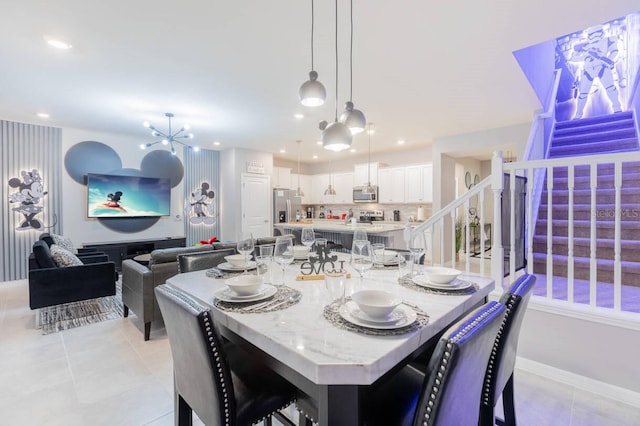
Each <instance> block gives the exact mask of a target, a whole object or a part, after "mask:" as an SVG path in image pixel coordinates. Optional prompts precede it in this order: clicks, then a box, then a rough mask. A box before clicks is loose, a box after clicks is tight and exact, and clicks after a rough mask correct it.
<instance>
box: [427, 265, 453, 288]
mask: <svg viewBox="0 0 640 426" xmlns="http://www.w3.org/2000/svg"><path fill="white" fill-rule="evenodd" d="M461 273H462V272H460V271H458V270H457V269H451V268H443V267H441V266H430V267H427V268H424V274H425V275H426V276H427V278H428V279H429V281H431V282H432V283H434V284H449V283H450V282H451V281H453V280H455V279H456V277H457V276H458V275H460V274H461Z"/></svg>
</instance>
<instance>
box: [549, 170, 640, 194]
mask: <svg viewBox="0 0 640 426" xmlns="http://www.w3.org/2000/svg"><path fill="white" fill-rule="evenodd" d="M614 184H615V176H614V175H613V174H610V175H600V174H598V179H597V180H596V185H597V186H598V188H613V187H614ZM544 185H545V186H544V187H546V186H547V183H546V179H545V184H544ZM568 185H569V178H568V177H567V176H556V174H555V171H554V174H553V189H554V190H555V189H567V188H568ZM573 186H574V189H590V188H591V176H588V175H584V176H574V179H573ZM622 187H623V188H640V173H622Z"/></svg>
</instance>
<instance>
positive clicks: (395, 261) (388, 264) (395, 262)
mask: <svg viewBox="0 0 640 426" xmlns="http://www.w3.org/2000/svg"><path fill="white" fill-rule="evenodd" d="M373 263H375V264H376V265H382V266H396V265H397V264H398V258H397V257H396V258H395V259H393V260H390V261H388V262H378V261H375V260H374V261H373Z"/></svg>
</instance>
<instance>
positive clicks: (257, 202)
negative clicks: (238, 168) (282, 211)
mask: <svg viewBox="0 0 640 426" xmlns="http://www.w3.org/2000/svg"><path fill="white" fill-rule="evenodd" d="M241 209H242V232H251V233H252V234H253V238H260V237H269V236H271V181H270V178H269V176H267V175H253V174H248V173H243V174H242V194H241Z"/></svg>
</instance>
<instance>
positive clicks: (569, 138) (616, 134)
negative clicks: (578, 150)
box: [553, 127, 636, 148]
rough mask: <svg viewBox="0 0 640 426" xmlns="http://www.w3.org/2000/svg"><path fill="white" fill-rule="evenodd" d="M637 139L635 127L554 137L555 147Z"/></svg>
mask: <svg viewBox="0 0 640 426" xmlns="http://www.w3.org/2000/svg"><path fill="white" fill-rule="evenodd" d="M635 137H636V129H635V127H631V128H624V129H614V130H607V129H599V130H598V131H590V132H588V133H573V134H569V135H554V136H553V147H554V148H556V147H560V146H564V145H574V144H583V143H585V144H590V143H591V142H604V141H611V142H612V143H613V142H614V141H616V140H624V139H634V140H635Z"/></svg>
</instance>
